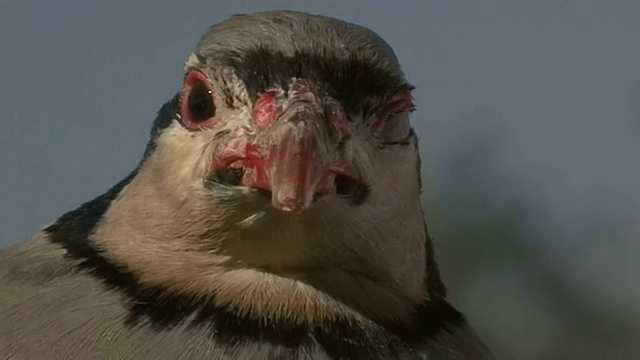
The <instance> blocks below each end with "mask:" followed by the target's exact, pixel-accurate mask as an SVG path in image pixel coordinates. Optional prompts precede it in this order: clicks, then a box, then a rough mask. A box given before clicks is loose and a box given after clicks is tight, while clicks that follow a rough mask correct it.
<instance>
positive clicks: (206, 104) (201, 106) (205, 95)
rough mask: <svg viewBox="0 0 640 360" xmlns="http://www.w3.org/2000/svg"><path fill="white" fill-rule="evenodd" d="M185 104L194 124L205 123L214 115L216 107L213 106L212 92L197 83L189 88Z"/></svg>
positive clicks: (200, 83)
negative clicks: (186, 103)
mask: <svg viewBox="0 0 640 360" xmlns="http://www.w3.org/2000/svg"><path fill="white" fill-rule="evenodd" d="M187 102H188V107H189V117H190V118H191V121H193V122H195V123H201V122H203V121H206V120H208V119H209V118H212V117H213V116H214V115H215V114H216V107H215V105H213V92H212V91H211V90H209V89H208V88H207V87H206V86H205V85H204V84H203V83H202V82H197V83H196V84H195V85H194V86H192V87H191V91H190V92H189V99H188V100H187Z"/></svg>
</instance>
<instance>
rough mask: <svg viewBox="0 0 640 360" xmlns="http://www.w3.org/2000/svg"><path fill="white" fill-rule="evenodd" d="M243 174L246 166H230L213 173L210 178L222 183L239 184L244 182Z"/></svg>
mask: <svg viewBox="0 0 640 360" xmlns="http://www.w3.org/2000/svg"><path fill="white" fill-rule="evenodd" d="M243 176H244V168H235V167H230V168H226V169H223V170H220V171H217V172H215V173H213V174H212V175H211V177H210V178H209V180H211V181H214V182H217V183H219V184H222V185H228V186H238V185H240V184H241V183H242V177H243Z"/></svg>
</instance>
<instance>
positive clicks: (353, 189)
mask: <svg viewBox="0 0 640 360" xmlns="http://www.w3.org/2000/svg"><path fill="white" fill-rule="evenodd" d="M335 185H336V193H337V194H338V195H342V196H343V197H344V198H346V199H347V200H348V201H349V203H350V204H351V205H361V204H362V203H364V202H365V201H366V200H367V198H368V197H369V186H368V185H367V184H365V183H363V182H362V181H358V180H356V179H354V178H352V177H349V176H345V175H341V174H338V175H336V179H335Z"/></svg>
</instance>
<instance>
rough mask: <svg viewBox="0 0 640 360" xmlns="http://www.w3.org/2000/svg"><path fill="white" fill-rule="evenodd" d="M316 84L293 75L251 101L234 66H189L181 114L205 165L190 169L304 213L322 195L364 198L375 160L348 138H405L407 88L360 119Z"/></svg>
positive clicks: (373, 144) (371, 142)
mask: <svg viewBox="0 0 640 360" xmlns="http://www.w3.org/2000/svg"><path fill="white" fill-rule="evenodd" d="M198 65H199V66H198ZM216 75H217V76H216ZM321 87H322V84H320V86H318V85H316V84H314V83H312V82H311V81H308V80H307V79H300V78H292V79H291V82H290V83H289V84H288V86H287V87H286V89H282V88H274V89H271V90H268V91H266V92H264V93H261V94H259V96H258V98H257V99H256V101H255V102H254V103H251V101H250V99H249V97H248V96H247V93H246V90H245V88H244V86H243V84H242V83H241V82H240V81H239V80H238V79H237V77H236V76H234V74H233V72H232V70H231V69H228V70H227V71H219V72H217V73H216V72H214V71H212V70H211V69H207V68H206V67H204V66H202V65H201V64H198V63H197V64H196V66H191V67H190V68H188V70H187V73H186V76H185V82H184V86H183V89H182V91H181V93H180V98H179V104H178V110H179V112H178V120H179V122H180V124H181V125H182V126H183V127H184V129H185V130H186V131H188V132H190V133H191V137H192V138H198V139H199V140H201V142H200V141H198V142H196V143H199V144H200V146H203V148H202V150H201V154H202V156H201V163H203V164H206V166H205V168H204V169H199V170H198V169H195V171H196V172H198V173H201V175H202V178H203V179H204V180H205V182H206V183H207V184H208V185H209V186H214V187H227V188H229V189H235V190H236V191H237V192H240V193H247V192H249V193H254V194H257V195H258V196H260V197H266V198H270V199H271V205H272V206H273V208H275V209H276V210H279V211H282V212H285V213H293V214H295V213H301V212H303V211H305V210H307V209H309V208H311V207H312V206H313V205H314V203H315V202H318V201H323V200H324V199H325V198H329V199H331V198H333V199H334V200H337V201H342V202H347V203H348V204H350V205H360V204H362V203H364V202H366V200H367V198H368V194H369V191H370V186H371V181H370V177H371V176H372V175H373V174H369V173H367V172H368V169H367V168H366V167H364V166H362V165H363V164H362V163H365V164H366V163H371V162H375V161H378V160H377V159H373V158H369V159H358V158H356V155H355V151H354V150H353V149H352V146H351V145H354V144H358V143H359V145H358V146H362V145H366V147H369V149H368V150H369V151H367V152H375V151H376V148H378V149H377V150H378V151H381V150H382V149H381V148H384V147H385V145H387V146H389V145H398V144H403V143H407V142H408V141H410V140H411V137H412V133H411V131H410V127H409V124H408V116H407V114H408V112H409V111H410V110H411V109H412V102H411V93H410V91H409V90H401V91H399V92H397V93H396V94H394V95H393V96H392V97H391V98H390V99H388V100H386V101H385V102H384V103H382V104H381V105H380V106H379V108H378V109H376V110H377V111H376V112H375V113H374V114H372V115H371V116H369V117H368V118H366V119H364V118H362V114H347V113H346V112H345V110H344V109H343V107H342V105H341V104H340V103H339V102H338V101H337V100H336V99H334V98H332V97H331V96H328V95H326V94H324V93H322V92H321V91H319V90H318V88H321ZM207 139H208V141H207ZM196 146H197V145H196ZM372 155H373V154H372Z"/></svg>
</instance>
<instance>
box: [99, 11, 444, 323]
mask: <svg viewBox="0 0 640 360" xmlns="http://www.w3.org/2000/svg"><path fill="white" fill-rule="evenodd" d="M412 89H413V87H412V86H411V85H410V84H409V83H408V82H407V81H406V80H405V77H404V75H403V73H402V71H401V69H400V66H399V64H398V60H397V59H396V56H395V55H394V53H393V51H392V50H391V48H390V47H389V46H388V45H387V44H386V43H385V42H384V41H383V40H382V39H381V38H380V37H379V36H377V35H376V34H375V33H374V32H372V31H371V30H369V29H367V28H364V27H361V26H357V25H353V24H349V23H345V22H342V21H340V20H336V19H331V18H327V17H321V16H313V15H308V14H302V13H296V12H282V11H280V12H267V13H259V14H252V15H241V16H234V17H232V18H230V19H229V20H226V21H223V22H221V23H219V24H217V25H214V26H213V27H211V29H210V30H209V31H208V32H207V33H206V34H205V35H204V36H203V37H202V38H201V40H200V42H199V44H198V46H197V48H196V50H195V52H194V53H193V54H191V55H190V56H189V57H188V59H187V61H186V63H185V67H184V81H183V84H182V88H181V90H180V91H179V92H178V94H177V95H176V97H175V98H174V99H173V100H172V101H171V102H169V103H167V104H166V105H165V106H164V107H163V108H162V110H161V111H160V113H159V116H158V118H157V120H156V122H155V124H154V127H153V130H152V138H151V141H150V142H149V144H148V147H147V152H146V155H145V157H144V159H143V161H142V162H141V164H140V166H139V168H138V170H137V173H136V174H135V176H133V178H132V179H131V180H130V181H129V182H128V183H127V184H126V186H125V187H124V188H123V190H122V191H121V193H120V194H119V195H118V199H116V200H115V202H114V204H113V205H112V206H111V207H110V209H109V212H108V214H107V216H106V217H105V218H104V219H103V220H102V222H101V227H100V229H98V231H96V233H95V236H96V237H97V238H104V239H107V238H117V239H126V241H122V240H120V241H103V244H102V247H103V248H104V249H105V251H106V252H108V253H109V254H111V256H112V257H113V258H116V259H119V261H120V262H121V263H126V264H128V267H129V268H131V267H136V269H133V270H135V272H136V273H137V274H138V275H139V276H140V277H142V278H145V280H146V281H147V282H149V283H154V282H156V283H162V284H163V285H166V284H169V283H173V284H175V286H176V287H180V288H182V289H183V290H184V288H188V289H187V290H189V291H191V290H193V289H197V290H193V291H194V292H199V293H201V294H202V293H207V291H209V290H211V289H213V290H211V291H210V292H215V293H217V294H218V295H220V294H221V293H224V292H225V290H228V288H229V286H237V287H238V288H242V289H246V288H251V287H254V286H256V284H257V282H256V281H253V280H247V279H253V278H254V276H253V275H252V276H244V277H243V278H242V279H244V280H246V281H244V280H243V281H244V282H243V281H240V280H238V279H239V278H238V277H235V278H234V280H233V281H227V280H225V281H224V284H225V285H224V286H221V285H220V283H221V282H220V281H218V282H217V283H216V280H215V279H214V277H212V275H211V274H213V273H216V274H219V273H220V271H222V272H225V273H226V274H229V273H230V272H229V269H232V270H234V271H235V270H238V271H240V270H242V271H244V270H246V269H254V270H255V272H260V274H262V273H264V272H268V273H272V274H280V275H283V274H284V275H283V276H286V277H288V278H294V279H295V280H296V281H298V282H299V283H306V284H310V285H311V286H313V287H315V288H318V289H321V290H322V291H324V292H326V293H329V294H332V296H334V297H336V298H341V295H340V294H341V293H342V294H345V295H344V297H345V298H346V297H350V296H353V294H352V292H350V290H351V289H353V286H354V285H357V286H365V285H362V284H363V282H366V283H367V284H369V285H366V286H365V288H366V289H368V291H369V290H370V291H369V292H367V291H362V292H360V293H359V295H357V296H359V297H361V299H360V300H361V301H359V300H353V299H351V300H353V301H351V302H352V303H358V304H359V305H358V306H360V308H362V307H367V306H369V305H367V304H369V303H371V302H372V300H371V296H370V295H371V294H373V291H374V290H373V289H374V288H375V289H379V290H380V292H384V293H386V294H388V296H382V295H381V296H377V297H376V298H375V299H376V300H374V301H373V302H375V303H378V305H380V304H381V305H380V306H377V305H375V304H374V305H372V306H370V307H371V308H376V310H372V312H376V311H377V312H378V313H383V312H385V311H387V310H386V309H388V308H393V307H395V308H401V309H402V311H410V309H411V307H412V306H413V305H414V304H415V303H418V302H420V301H422V299H424V298H425V296H427V295H426V290H425V286H424V285H425V278H426V276H427V275H426V274H425V268H426V267H427V266H426V262H427V259H426V257H425V249H426V248H427V247H428V244H427V240H426V233H425V229H424V219H423V214H422V211H421V207H420V197H419V194H420V174H419V170H420V169H419V168H420V165H419V162H420V161H419V155H418V148H417V139H416V136H415V134H414V132H413V130H412V128H411V125H410V122H409V114H410V112H411V111H412V110H413V102H412V95H411V91H412ZM132 234H137V235H132ZM150 253H152V254H158V255H157V256H155V257H153V256H149V254H150ZM158 259H162V261H159V260H158ZM216 269H217V270H216ZM220 269H222V270H220ZM255 272H254V274H255ZM194 274H195V275H194ZM198 276H200V277H198ZM260 276H262V275H260ZM198 279H200V280H198ZM212 279H214V280H212ZM438 281H439V280H438ZM210 283H211V286H209V285H207V284H210ZM214 283H215V284H214ZM239 283H243V284H244V285H242V286H240V285H237V284H239ZM203 284H204V285H203ZM228 284H236V285H229V286H227V285H228ZM207 286H209V287H208V288H207ZM205 289H209V290H205ZM256 291H257V290H256ZM265 291H267V290H265ZM269 291H270V290H269ZM210 292H209V293H210ZM231 293H232V292H230V293H229V294H231ZM347 293H349V294H347ZM234 294H236V295H237V293H234ZM242 294H243V295H241V296H240V295H237V296H240V297H242V296H249V295H246V294H244V293H242ZM236 295H229V296H228V298H229V299H230V300H229V301H232V302H233V301H235V300H234V299H236V297H237V296H236ZM234 296H236V297H234ZM219 297H220V296H219ZM345 301H346V300H345ZM347 302H349V301H347ZM398 304H400V305H398ZM358 306H356V307H358ZM381 309H382V310H381Z"/></svg>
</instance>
